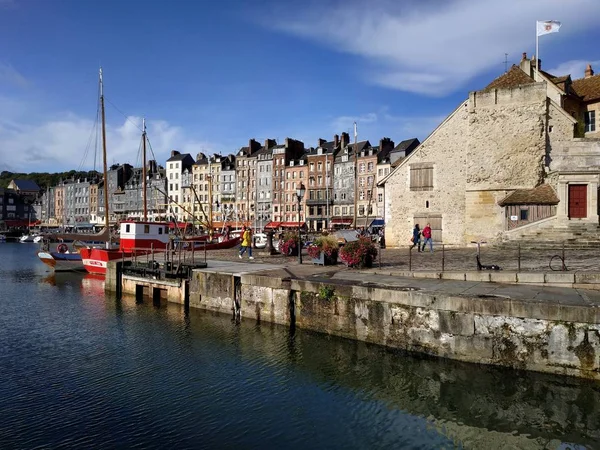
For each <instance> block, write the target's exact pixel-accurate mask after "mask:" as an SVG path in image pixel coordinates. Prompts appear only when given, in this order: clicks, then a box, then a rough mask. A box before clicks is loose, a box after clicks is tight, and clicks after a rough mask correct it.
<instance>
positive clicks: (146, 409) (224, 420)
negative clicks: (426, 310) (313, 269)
mask: <svg viewBox="0 0 600 450" xmlns="http://www.w3.org/2000/svg"><path fill="white" fill-rule="evenodd" d="M17 250H18V246H12V247H11V246H0V286H1V288H2V291H1V294H0V297H1V298H0V341H1V342H2V343H3V345H2V346H0V367H2V370H3V376H2V377H0V417H2V419H3V420H2V421H0V448H2V449H4V448H19V449H23V448H24V449H29V448H94V447H102V448H136V447H141V448H161V449H162V448H175V447H177V448H236V447H237V448H244V449H247V448H261V449H266V448H302V449H304V448H344V449H349V448H369V449H371V448H386V449H389V448H402V449H411V448H415V449H424V448H436V449H437V448H454V447H458V448H560V446H561V442H572V443H576V444H579V445H582V446H588V447H589V448H593V446H594V445H595V443H596V442H600V432H599V430H600V413H599V411H600V406H599V405H600V390H599V389H598V385H597V384H593V383H584V382H579V381H577V380H568V381H565V380H563V379H559V378H556V377H547V376H540V375H536V374H518V373H514V372H510V371H502V370H497V369H491V368H482V367H476V366H470V365H465V364H457V363H451V362H448V361H439V360H432V359H426V358H416V357H414V356H409V355H406V354H404V353H402V352H394V351H389V350H385V349H382V348H380V347H375V346H370V345H366V344H361V343H356V342H352V341H348V340H343V339H336V338H333V337H327V336H323V335H319V334H316V333H311V332H306V331H297V332H296V333H292V332H290V330H288V329H287V328H285V327H279V326H272V325H268V324H257V323H254V322H252V321H249V320H242V322H241V323H239V324H236V323H235V322H233V321H232V320H231V318H230V317H228V316H221V315H215V314H209V313H203V312H199V311H190V312H189V314H185V313H184V311H183V309H182V308H179V307H177V306H176V305H169V306H161V307H160V308H155V307H153V306H152V305H151V304H146V303H143V304H137V303H136V302H135V301H133V300H131V299H123V300H122V301H116V300H115V299H113V298H110V297H107V298H105V297H104V294H103V288H102V286H101V285H96V284H94V283H95V281H96V280H90V279H87V278H85V277H84V276H82V275H73V274H69V275H66V276H58V274H57V275H56V276H49V275H48V273H46V271H45V269H44V268H43V266H41V267H40V266H39V265H38V264H40V263H39V262H38V261H36V260H35V255H33V257H32V254H30V253H28V252H27V251H23V252H19V251H17ZM7 252H8V253H10V254H7ZM581 448H583V447H581Z"/></svg>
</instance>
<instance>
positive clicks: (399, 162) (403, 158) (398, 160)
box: [392, 156, 407, 169]
mask: <svg viewBox="0 0 600 450" xmlns="http://www.w3.org/2000/svg"><path fill="white" fill-rule="evenodd" d="M406 158H407V156H401V157H400V158H398V159H397V160H396V161H394V162H393V163H392V169H395V168H396V167H398V166H399V165H400V164H402V161H404V160H405V159H406Z"/></svg>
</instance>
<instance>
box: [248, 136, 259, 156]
mask: <svg viewBox="0 0 600 450" xmlns="http://www.w3.org/2000/svg"><path fill="white" fill-rule="evenodd" d="M259 148H260V144H259V143H258V142H256V141H255V140H254V139H250V141H248V149H249V150H250V154H252V153H254V152H256V151H257V150H258V149H259Z"/></svg>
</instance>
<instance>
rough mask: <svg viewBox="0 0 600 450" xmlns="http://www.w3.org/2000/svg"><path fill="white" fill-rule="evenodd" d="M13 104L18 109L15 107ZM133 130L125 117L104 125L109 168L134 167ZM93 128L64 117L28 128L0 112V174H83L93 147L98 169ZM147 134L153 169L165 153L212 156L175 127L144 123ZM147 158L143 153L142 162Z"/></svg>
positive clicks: (137, 137) (137, 136)
mask: <svg viewBox="0 0 600 450" xmlns="http://www.w3.org/2000/svg"><path fill="white" fill-rule="evenodd" d="M15 104H16V105H18V104H19V102H15ZM5 112H6V111H5ZM136 124H137V126H136ZM139 126H141V119H140V118H139V117H129V118H128V119H126V120H125V119H124V120H123V123H120V124H117V125H114V124H109V125H108V126H107V133H106V140H107V154H108V158H107V159H108V163H109V164H112V163H115V162H118V163H125V162H128V163H130V164H134V165H139V164H140V157H139V148H140V142H141V132H140V130H139V128H138V127H139ZM93 129H94V122H93V121H91V120H87V119H83V118H81V117H78V116H77V115H74V114H70V113H69V114H63V115H62V117H60V118H56V119H52V120H46V121H40V122H38V123H33V124H30V123H27V122H25V121H24V120H22V119H21V118H16V119H14V118H13V117H7V115H6V114H3V110H2V109H0V170H11V171H23V172H53V171H60V170H71V169H77V168H79V167H80V166H81V168H82V169H85V170H89V169H91V168H93V166H94V149H95V148H97V159H96V168H98V169H99V168H101V167H102V155H101V152H102V147H101V144H100V142H99V137H100V133H98V134H97V135H96V133H95V132H92V131H93ZM147 129H148V137H149V139H150V143H151V145H152V148H153V150H154V153H155V156H156V158H157V160H158V162H159V164H163V165H164V162H165V161H166V159H167V158H168V157H169V154H170V150H171V149H177V150H179V151H181V152H183V153H191V154H192V155H193V156H194V157H195V155H196V153H198V152H200V151H203V152H205V153H211V152H212V151H211V150H212V148H213V146H212V145H211V144H210V143H208V142H201V141H198V140H195V139H193V138H191V137H189V136H188V135H186V133H185V132H184V130H183V129H182V128H181V127H178V126H174V125H171V124H169V123H168V122H166V121H164V120H155V121H153V120H150V121H147ZM90 137H91V139H90ZM96 138H98V141H97V140H96ZM88 142H90V144H89V145H88ZM96 143H97V147H96ZM86 148H87V149H88V150H87V156H86ZM151 157H152V155H151V153H150V149H148V159H150V158H151Z"/></svg>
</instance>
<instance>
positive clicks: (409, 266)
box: [408, 247, 412, 272]
mask: <svg viewBox="0 0 600 450" xmlns="http://www.w3.org/2000/svg"><path fill="white" fill-rule="evenodd" d="M408 271H409V272H412V247H408Z"/></svg>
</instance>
